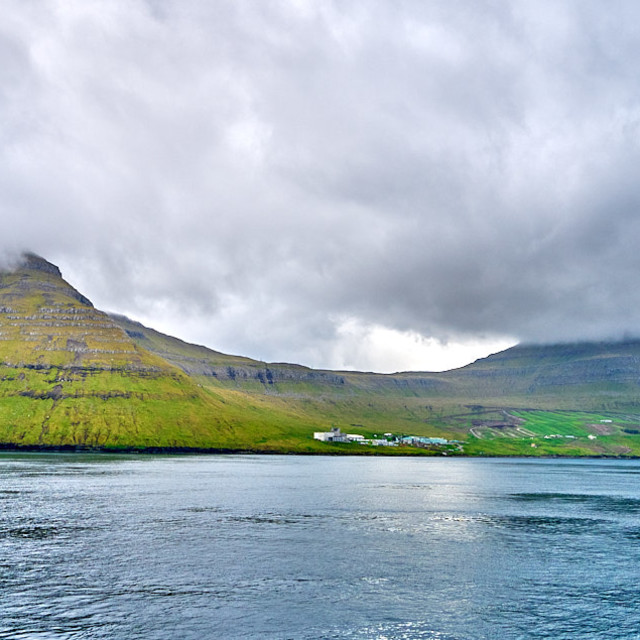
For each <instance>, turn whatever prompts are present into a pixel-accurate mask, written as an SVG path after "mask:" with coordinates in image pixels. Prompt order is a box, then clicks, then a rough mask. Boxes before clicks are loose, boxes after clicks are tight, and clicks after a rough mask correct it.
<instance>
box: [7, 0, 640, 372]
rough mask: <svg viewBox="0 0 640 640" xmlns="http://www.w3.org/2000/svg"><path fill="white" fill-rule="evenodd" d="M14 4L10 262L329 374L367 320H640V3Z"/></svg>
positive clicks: (563, 333) (406, 324) (459, 328)
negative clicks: (32, 265) (58, 274)
mask: <svg viewBox="0 0 640 640" xmlns="http://www.w3.org/2000/svg"><path fill="white" fill-rule="evenodd" d="M3 14H4V19H3V23H2V25H0V122H1V123H2V124H1V125H0V141H1V143H2V152H1V155H0V215H1V216H2V221H3V234H2V241H1V244H2V250H3V251H4V252H5V253H11V252H12V251H13V252H15V251H18V250H20V249H22V248H29V249H31V250H34V251H37V252H39V253H41V254H43V255H45V256H47V257H48V258H49V259H51V260H53V261H56V262H57V263H58V264H60V266H61V267H62V268H63V270H64V272H65V275H67V276H69V277H70V278H71V279H73V282H74V284H75V285H76V286H78V287H81V288H82V289H83V290H84V291H85V292H86V293H87V295H89V296H90V297H91V298H92V299H94V300H95V302H96V303H97V304H99V305H100V306H102V307H107V308H111V309H115V310H119V311H125V312H128V313H130V314H132V315H135V316H137V317H142V318H143V319H152V318H164V321H165V323H166V324H167V326H168V325H170V324H172V323H173V326H175V327H176V328H177V330H178V329H183V330H184V331H187V332H188V333H189V334H190V336H197V337H198V338H199V339H200V340H201V341H204V342H206V343H207V344H209V345H210V346H213V347H217V348H224V349H226V350H232V351H236V352H237V351H239V352H243V353H247V354H250V355H254V356H257V357H264V358H269V359H290V360H291V359H297V360H302V361H304V362H309V363H312V364H323V363H324V364H326V365H331V364H332V362H330V361H329V360H330V356H326V354H327V353H330V352H331V350H332V348H333V346H332V345H334V344H335V341H336V340H338V339H339V335H338V334H339V333H340V327H341V326H344V323H346V322H350V321H357V322H358V323H360V324H361V325H362V326H367V325H380V326H384V327H388V328H392V329H397V330H399V331H406V332H415V333H416V334H419V335H422V336H434V337H437V338H441V339H456V338H459V337H461V336H466V337H467V338H469V337H473V336H513V337H515V338H517V339H521V340H541V341H555V340H575V339H581V338H603V337H617V336H622V335H624V334H629V333H631V334H635V333H637V327H638V326H639V323H640V288H638V287H637V286H636V280H637V274H638V273H639V270H640V252H638V250H637V247H638V245H639V243H640V215H639V206H640V186H639V185H640V181H638V178H637V173H638V170H637V167H638V166H640V82H639V81H638V78H640V33H639V30H640V29H639V27H638V25H640V9H638V8H637V4H636V3H635V2H631V1H629V2H624V1H620V2H615V3H607V4H606V5H605V4H604V3H601V2H588V1H580V2H578V1H577V0H576V1H574V2H571V1H568V2H563V3H558V2H552V1H548V2H547V1H544V0H536V1H535V2H534V1H531V2H517V3H512V2H489V1H487V2H471V1H460V2H450V1H448V2H444V1H443V2H428V3H425V2H419V1H415V2H413V1H408V0H406V1H404V2H386V1H385V2H383V1H378V2H376V1H373V0H372V1H367V2H364V1H357V2H356V1H352V2H331V1H325V2H307V1H303V0H296V1H288V2H285V1H282V2H276V1H271V2H247V1H245V2H243V1H233V2H232V1H229V2H226V1H220V2H198V1H195V0H180V1H178V0H164V1H161V0H157V1H152V0H149V1H148V2H142V1H135V0H127V1H126V2H125V1H122V2H117V1H110V2H106V1H98V0H95V1H88V2H82V3H64V2H56V1H54V0H51V1H46V0H42V1H41V2H29V3H26V2H22V1H18V0H15V1H13V2H12V1H9V2H7V3H5V6H4V8H3ZM178 319H180V320H178ZM179 323H181V324H179ZM186 337H188V336H186ZM323 354H325V355H323ZM323 357H324V358H325V360H323ZM327 358H328V359H327Z"/></svg>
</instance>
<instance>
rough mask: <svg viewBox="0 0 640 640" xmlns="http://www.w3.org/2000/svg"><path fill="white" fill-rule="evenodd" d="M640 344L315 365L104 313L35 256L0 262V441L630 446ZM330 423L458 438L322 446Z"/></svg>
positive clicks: (293, 448) (251, 446) (358, 448)
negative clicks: (450, 359)
mask: <svg viewBox="0 0 640 640" xmlns="http://www.w3.org/2000/svg"><path fill="white" fill-rule="evenodd" d="M639 391H640V341H625V342H618V343H576V344H572V345H570V344H563V345H546V346H538V345H519V346H516V347H513V348H511V349H508V350H506V351H503V352H501V353H498V354H494V355H492V356H489V357H488V358H484V359H482V360H478V361H476V362H474V363H472V364H470V365H468V366H466V367H462V368H460V369H456V370H452V371H447V372H442V373H426V372H425V373H418V372H407V373H398V374H393V375H384V374H373V373H358V372H336V371H320V370H314V369H310V368H307V367H303V366H300V365H295V364H285V363H265V362H260V361H256V360H252V359H250V358H243V357H239V356H232V355H227V354H223V353H220V352H217V351H213V350H211V349H208V348H207V347H203V346H198V345H193V344H189V343H186V342H183V341H181V340H179V339H177V338H173V337H171V336H167V335H164V334H162V333H160V332H157V331H154V330H153V329H150V328H148V327H145V326H143V325H141V324H140V323H138V322H135V321H132V320H130V319H128V318H124V317H122V316H116V315H107V314H105V313H103V312H101V311H99V310H97V309H95V307H94V306H93V305H92V304H91V302H90V301H89V299H88V298H86V297H85V296H84V295H82V294H81V293H80V292H78V291H76V290H75V289H74V288H73V287H71V285H69V284H68V283H67V282H65V281H64V280H63V278H62V276H61V274H60V271H59V269H58V268H57V267H56V266H55V265H52V264H51V263H49V262H47V261H46V260H44V259H43V258H40V257H38V256H35V255H33V254H27V255H25V256H23V258H22V260H21V261H20V263H19V264H18V266H17V267H15V268H13V269H11V270H7V271H4V272H2V273H0V446H5V447H72V448H81V449H82V448H101V449H113V450H158V449H163V450H182V449H185V450H186V449H206V450H217V451H264V452H299V453H326V452H331V453H360V454H365V453H380V452H384V453H387V454H389V453H392V454H393V453H407V452H414V453H423V454H424V453H451V454H452V453H459V452H460V451H461V450H462V452H464V453H467V454H469V455H474V454H485V455H509V454H519V455H524V454H526V455H543V454H545V455H640V395H639ZM332 426H336V427H340V428H341V429H342V430H343V431H344V432H347V431H348V432H354V433H359V434H362V435H364V436H366V437H373V436H375V435H378V436H379V435H380V434H383V433H388V432H392V433H394V434H398V435H400V434H405V435H406V434H411V435H415V436H430V437H440V438H446V439H448V440H456V441H459V443H461V444H454V445H451V446H448V447H444V448H443V447H439V446H433V447H432V446H429V447H428V448H423V449H420V450H409V449H405V448H402V449H401V448H391V447H384V448H380V449H373V448H372V447H363V446H362V445H340V444H331V443H322V442H318V441H315V440H313V439H312V434H313V432H314V431H327V430H329V429H330V427H332Z"/></svg>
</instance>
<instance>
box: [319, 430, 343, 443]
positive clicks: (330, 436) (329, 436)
mask: <svg viewBox="0 0 640 640" xmlns="http://www.w3.org/2000/svg"><path fill="white" fill-rule="evenodd" d="M313 438H314V440H320V441H321V442H349V436H348V435H347V434H346V433H342V431H340V428H339V427H333V428H332V429H331V431H315V432H314V433H313Z"/></svg>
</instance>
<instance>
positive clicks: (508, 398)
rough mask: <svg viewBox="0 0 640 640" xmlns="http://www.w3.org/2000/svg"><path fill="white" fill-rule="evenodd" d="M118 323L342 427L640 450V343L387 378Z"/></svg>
mask: <svg viewBox="0 0 640 640" xmlns="http://www.w3.org/2000/svg"><path fill="white" fill-rule="evenodd" d="M114 319H115V321H116V322H118V324H119V325H120V326H121V327H122V328H123V329H124V330H125V331H126V332H127V333H128V335H129V336H131V337H132V338H133V339H134V340H135V341H136V343H137V344H138V345H139V346H144V347H146V348H148V349H149V350H151V351H153V352H155V353H157V354H160V355H162V356H163V358H166V359H167V360H168V361H170V362H172V363H173V364H175V365H176V366H178V367H180V368H182V369H183V370H184V371H185V372H186V373H188V374H190V375H191V376H194V377H196V378H197V379H198V381H199V382H200V384H202V385H203V387H210V388H217V389H229V390H231V389H233V390H234V391H235V392H237V393H240V394H242V395H243V397H247V398H258V397H261V398H264V399H268V400H269V401H270V402H273V401H274V400H275V399H279V400H281V401H283V402H285V403H286V405H287V406H288V407H291V408H295V410H296V411H297V412H298V413H299V415H301V416H305V418H306V419H307V420H314V419H319V420H320V422H322V421H324V423H325V424H332V425H336V426H339V427H341V428H342V430H343V431H356V432H358V433H363V434H364V435H367V436H370V435H373V434H375V433H378V434H379V433H384V432H389V431H391V432H394V433H405V434H407V433H410V434H415V435H421V436H441V437H446V438H450V439H459V440H463V441H464V442H465V445H464V451H465V452H466V453H469V454H480V453H483V454H496V455H503V454H504V455H508V454H519V455H542V454H552V455H554V454H558V455H637V454H640V438H639V437H640V341H626V342H618V343H582V344H573V345H551V346H526V345H524V346H517V347H513V348H511V349H508V350H506V351H503V352H501V353H498V354H494V355H492V356H489V357H488V358H484V359H482V360H478V361H477V362H475V363H473V364H470V365H468V366H466V367H463V368H460V369H456V370H453V371H447V372H443V373H415V372H412V373H399V374H393V375H381V374H372V373H356V372H334V371H317V370H313V369H308V368H306V367H301V366H298V365H290V364H282V363H264V362H259V361H255V360H248V359H246V358H240V357H234V356H224V355H222V354H219V353H217V352H215V351H211V350H209V349H207V348H206V347H201V346H195V345H189V344H187V343H184V342H182V341H180V340H177V339H175V338H171V337H169V336H164V335H162V334H159V333H158V332H156V331H153V330H152V329H148V328H146V327H144V326H142V325H141V324H139V323H136V322H132V321H131V320H128V319H126V318H122V317H115V318H114ZM559 435H562V436H563V437H562V438H559V437H555V436H559ZM590 436H591V437H590ZM532 445H535V446H533V447H532Z"/></svg>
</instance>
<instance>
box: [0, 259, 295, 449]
mask: <svg viewBox="0 0 640 640" xmlns="http://www.w3.org/2000/svg"><path fill="white" fill-rule="evenodd" d="M299 422H300V420H299V418H298V416H297V415H296V414H295V413H292V412H291V411H288V410H287V409H286V407H282V408H281V407H277V406H276V407H272V406H269V407H265V405H264V403H263V402H261V400H260V399H255V400H254V399H251V398H240V399H239V398H238V397H237V394H234V393H233V392H230V391H226V390H220V391H218V392H216V391H214V390H210V389H205V388H203V387H202V386H201V385H199V384H198V383H197V382H196V381H194V380H193V379H192V378H190V377H189V376H188V375H186V374H185V373H184V372H183V371H181V370H180V369H179V368H178V367H176V366H174V365H172V364H171V363H170V362H167V361H166V360H164V359H163V358H161V357H160V356H158V355H156V354H154V353H151V352H150V351H148V350H146V349H144V348H141V347H139V346H138V345H137V344H136V343H135V341H134V340H132V339H131V338H130V337H129V336H128V335H127V333H126V332H125V331H123V329H122V328H120V327H119V326H118V325H117V324H116V323H115V322H114V321H113V320H112V319H111V318H110V317H109V316H108V315H106V314H104V313H102V312H101V311H98V310H97V309H95V308H94V307H93V305H92V304H91V302H90V301H89V300H88V299H87V298H85V297H84V296H82V295H81V294H80V293H78V292H77V291H76V290H75V289H73V288H72V287H71V286H70V285H69V284H67V283H66V282H65V281H64V280H63V279H62V277H61V275H60V272H59V271H58V269H57V267H55V266H54V265H51V264H50V263H48V262H46V261H45V260H43V259H42V258H38V257H37V256H33V255H28V256H25V258H24V260H23V261H22V263H21V264H20V266H19V267H18V268H16V269H15V270H12V271H10V272H4V273H2V274H0V444H2V445H15V446H72V447H100V448H116V449H118V448H121V449H125V448H133V449H137V448H157V447H162V448H218V449H243V448H251V449H253V448H257V449H261V448H262V449H267V450H268V449H269V448H270V445H269V444H268V443H267V444H265V442H266V441H267V440H273V441H274V442H278V441H280V440H283V439H284V440H285V441H286V439H287V438H286V433H285V435H284V436H283V433H284V432H286V431H287V430H288V431H293V432H294V433H295V426H296V425H298V424H299ZM307 432H308V429H307ZM264 434H268V436H269V437H268V438H265V437H264Z"/></svg>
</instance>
